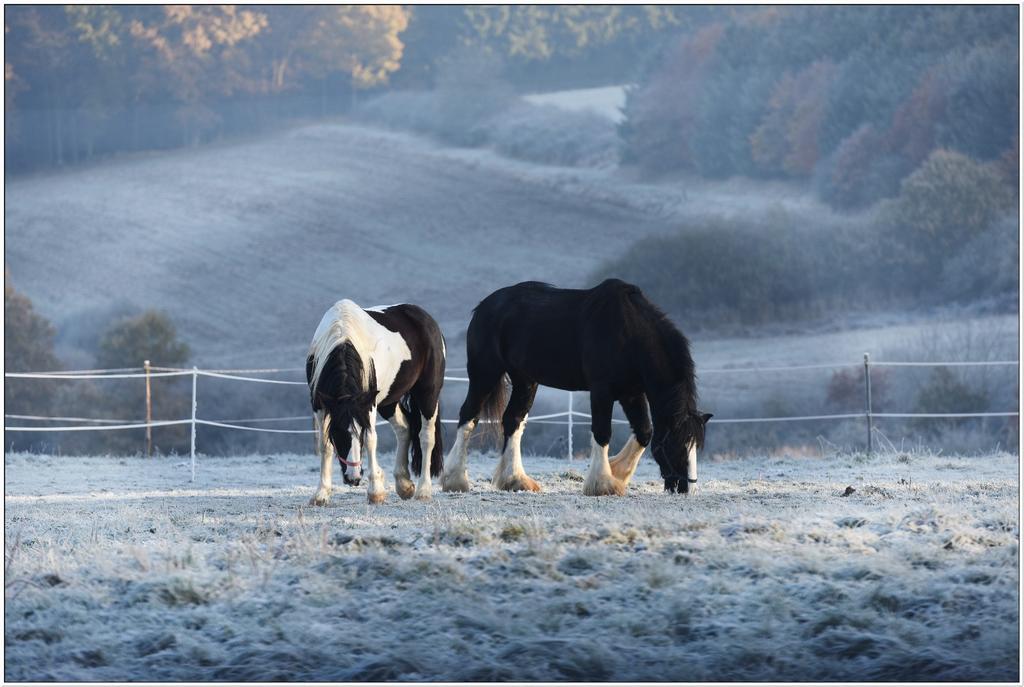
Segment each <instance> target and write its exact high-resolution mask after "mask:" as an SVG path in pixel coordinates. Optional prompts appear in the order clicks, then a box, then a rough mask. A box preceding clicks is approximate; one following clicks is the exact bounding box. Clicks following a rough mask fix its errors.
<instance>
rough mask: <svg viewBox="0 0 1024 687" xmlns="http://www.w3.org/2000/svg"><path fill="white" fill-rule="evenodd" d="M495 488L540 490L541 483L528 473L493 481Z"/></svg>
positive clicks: (503, 489)
mask: <svg viewBox="0 0 1024 687" xmlns="http://www.w3.org/2000/svg"><path fill="white" fill-rule="evenodd" d="M492 484H493V485H494V488H495V489H501V490H502V491H540V485H539V484H537V480H535V479H533V478H532V477H530V476H529V475H527V474H526V473H519V474H517V475H511V476H509V477H503V478H499V479H496V480H494V481H493V482H492Z"/></svg>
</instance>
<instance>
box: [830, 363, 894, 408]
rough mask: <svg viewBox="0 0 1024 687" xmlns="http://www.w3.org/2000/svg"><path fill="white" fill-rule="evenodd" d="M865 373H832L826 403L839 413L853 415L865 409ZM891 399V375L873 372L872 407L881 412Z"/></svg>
mask: <svg viewBox="0 0 1024 687" xmlns="http://www.w3.org/2000/svg"><path fill="white" fill-rule="evenodd" d="M865 393H866V390H865V389H864V371H863V369H859V370H856V371H852V370H838V371H836V372H833V373H832V377H831V379H829V381H828V386H827V387H826V389H825V403H827V404H828V405H829V407H831V408H832V409H834V410H836V411H838V412H845V413H851V412H856V411H859V410H860V409H861V408H863V407H864V396H865ZM888 398H889V375H888V373H887V372H886V371H885V370H879V369H873V370H871V407H872V409H873V410H876V411H877V410H879V409H880V408H881V407H882V406H883V405H885V404H886V402H887V400H888Z"/></svg>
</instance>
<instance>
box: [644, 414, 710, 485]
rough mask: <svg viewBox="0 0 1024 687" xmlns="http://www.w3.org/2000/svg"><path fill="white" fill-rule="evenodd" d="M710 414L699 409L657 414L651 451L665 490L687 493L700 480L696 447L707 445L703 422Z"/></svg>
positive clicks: (698, 448)
mask: <svg viewBox="0 0 1024 687" xmlns="http://www.w3.org/2000/svg"><path fill="white" fill-rule="evenodd" d="M711 417H712V415H711V413H702V412H700V411H699V410H688V411H682V412H681V413H679V414H676V415H672V416H669V417H662V418H659V417H657V416H655V417H654V435H653V437H652V440H651V454H652V455H653V456H654V460H656V461H657V462H658V467H660V468H661V476H662V478H664V480H665V491H668V492H679V493H681V494H685V493H688V492H689V491H690V484H692V483H694V482H696V481H697V451H699V450H700V449H702V448H704V426H705V425H707V422H708V420H710V419H711Z"/></svg>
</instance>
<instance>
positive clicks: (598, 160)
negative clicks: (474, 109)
mask: <svg viewBox="0 0 1024 687" xmlns="http://www.w3.org/2000/svg"><path fill="white" fill-rule="evenodd" d="M486 134H487V138H488V139H489V141H490V142H491V143H492V144H493V145H494V148H495V149H496V150H498V151H499V152H500V153H503V154H505V155H508V156H509V157H514V158H518V159H521V160H530V161H531V162H541V163H545V164H556V165H575V166H588V167H596V166H605V165H613V164H615V162H616V160H617V159H618V145H619V139H618V134H617V133H616V128H615V123H614V122H612V121H611V120H610V119H608V118H607V117H604V116H602V115H599V114H597V113H594V112H586V111H584V112H570V111H567V110H563V109H560V108H557V107H554V106H551V105H531V104H529V103H525V102H521V103H519V104H517V105H515V106H514V107H512V108H511V109H509V110H508V111H506V112H503V113H501V114H499V115H496V116H495V117H493V118H492V119H491V120H490V121H489V122H488V123H487V126H486Z"/></svg>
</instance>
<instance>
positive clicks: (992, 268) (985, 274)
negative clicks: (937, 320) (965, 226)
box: [939, 215, 1020, 310]
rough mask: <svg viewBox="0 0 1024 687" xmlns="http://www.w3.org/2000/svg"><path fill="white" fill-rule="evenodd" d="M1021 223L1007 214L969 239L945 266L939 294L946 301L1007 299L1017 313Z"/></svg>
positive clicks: (1010, 306) (1006, 302)
mask: <svg viewBox="0 0 1024 687" xmlns="http://www.w3.org/2000/svg"><path fill="white" fill-rule="evenodd" d="M1019 232H1020V223H1019V221H1018V218H1017V216H1016V215H1007V216H1005V217H1003V218H1002V219H1000V220H998V221H996V222H995V223H993V225H992V226H991V227H990V228H989V229H987V230H985V231H983V232H981V233H980V234H978V235H977V236H975V237H974V238H972V239H969V240H968V241H967V242H966V243H965V244H964V245H963V247H962V248H961V249H960V250H958V251H955V252H954V253H953V254H952V255H950V256H949V257H948V258H947V259H946V261H945V263H944V264H943V266H942V279H941V282H940V286H939V293H940V294H941V296H942V298H943V299H944V300H947V301H954V302H961V303H962V302H970V301H977V300H981V299H987V298H996V299H1005V305H1006V306H1008V307H1007V308H1006V309H1012V310H1016V306H1017V287H1018V283H1019V282H1018V267H1019V263H1018V256H1019V255H1020V253H1019Z"/></svg>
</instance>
